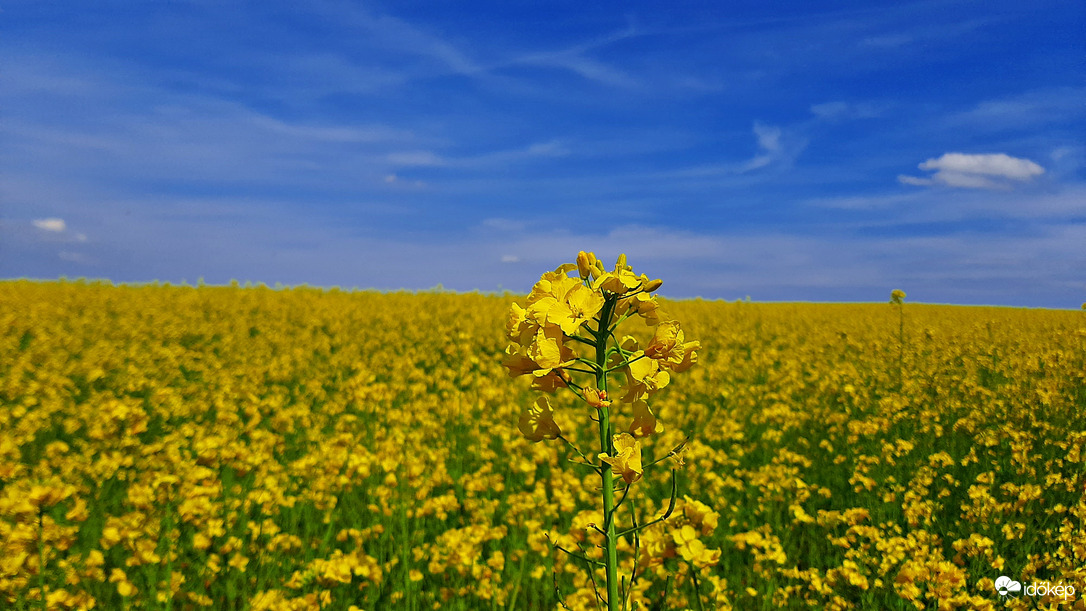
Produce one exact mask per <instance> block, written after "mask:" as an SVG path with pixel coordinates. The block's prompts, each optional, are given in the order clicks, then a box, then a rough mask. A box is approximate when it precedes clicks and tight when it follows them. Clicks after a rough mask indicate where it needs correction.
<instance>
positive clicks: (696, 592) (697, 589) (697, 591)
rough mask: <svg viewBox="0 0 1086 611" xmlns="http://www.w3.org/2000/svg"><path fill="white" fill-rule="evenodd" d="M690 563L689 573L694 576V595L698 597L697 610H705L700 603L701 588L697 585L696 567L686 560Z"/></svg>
mask: <svg viewBox="0 0 1086 611" xmlns="http://www.w3.org/2000/svg"><path fill="white" fill-rule="evenodd" d="M687 564H689V565H690V575H691V576H693V578H694V597H695V598H697V599H698V611H705V608H704V607H702V605H701V588H700V587H698V569H697V567H695V566H694V563H693V562H688V563H687Z"/></svg>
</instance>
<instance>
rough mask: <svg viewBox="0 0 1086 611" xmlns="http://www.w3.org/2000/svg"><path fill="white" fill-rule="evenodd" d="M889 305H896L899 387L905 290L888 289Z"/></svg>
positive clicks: (903, 351)
mask: <svg viewBox="0 0 1086 611" xmlns="http://www.w3.org/2000/svg"><path fill="white" fill-rule="evenodd" d="M890 305H895V306H897V385H898V389H900V388H901V369H902V361H903V360H904V358H905V291H903V290H901V289H894V290H892V291H890Z"/></svg>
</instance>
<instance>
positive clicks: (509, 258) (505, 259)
mask: <svg viewBox="0 0 1086 611" xmlns="http://www.w3.org/2000/svg"><path fill="white" fill-rule="evenodd" d="M519 262H520V257H518V256H516V255H502V263H519Z"/></svg>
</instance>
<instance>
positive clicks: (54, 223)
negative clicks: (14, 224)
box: [31, 218, 68, 233]
mask: <svg viewBox="0 0 1086 611" xmlns="http://www.w3.org/2000/svg"><path fill="white" fill-rule="evenodd" d="M31 223H33V224H34V226H35V227H37V228H38V229H41V230H42V231H54V232H56V233H62V232H63V231H64V230H65V229H67V228H68V225H67V224H66V223H65V222H64V219H58V218H47V219H34V220H33V221H31Z"/></svg>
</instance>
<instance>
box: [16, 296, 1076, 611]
mask: <svg viewBox="0 0 1086 611" xmlns="http://www.w3.org/2000/svg"><path fill="white" fill-rule="evenodd" d="M890 288H892V287H890ZM904 288H906V289H908V287H904ZM663 290H664V291H665V292H666V284H665V287H664V289H663ZM886 296H887V298H888V297H889V290H887V295H886ZM523 297H524V296H523V295H508V296H504V297H502V296H487V295H480V294H452V293H438V292H430V293H427V292H422V293H376V292H347V291H338V290H318V289H310V288H296V289H292V290H271V289H268V288H266V287H254V288H244V287H237V286H233V287H211V286H201V287H199V288H196V287H183V286H180V287H179V286H168V285H156V286H140V287H134V286H110V285H108V284H101V283H79V282H74V283H73V282H63V283H33V282H25V281H18V282H2V283H0V608H4V609H7V608H12V609H42V608H48V609H90V608H95V609H106V610H113V609H204V608H206V609H254V610H262V609H322V610H325V609H327V610H334V609H344V610H345V609H409V610H410V609H464V610H477V609H548V610H552V609H560V608H562V605H565V606H567V607H568V608H570V609H595V608H597V607H596V604H595V595H594V587H599V579H600V573H599V572H598V571H597V572H596V573H589V572H588V571H587V570H586V566H585V563H584V562H583V561H580V560H578V559H576V558H572V557H569V556H567V555H566V554H564V553H562V552H559V551H556V550H555V549H554V544H559V545H561V546H562V547H564V548H565V549H572V550H576V549H578V548H580V549H581V550H582V551H583V553H584V554H585V555H587V556H588V557H590V558H595V557H598V556H599V553H600V551H599V550H598V549H597V548H595V547H594V545H595V543H594V542H595V538H594V536H593V532H594V531H592V529H591V527H590V525H591V524H599V523H601V520H602V517H601V515H600V509H599V507H598V499H599V490H598V489H599V486H600V480H599V477H598V476H597V475H596V474H595V473H594V472H592V471H589V470H586V469H584V468H581V467H579V466H578V465H576V464H574V463H573V462H572V460H573V459H576V458H577V457H576V455H575V453H574V452H573V451H572V450H570V449H569V447H568V446H566V445H563V444H561V443H531V442H529V441H528V440H527V439H525V438H524V437H523V436H522V435H521V433H520V431H518V428H517V420H518V416H519V414H520V413H521V412H522V411H523V410H524V408H525V406H526V405H528V404H530V403H531V402H532V401H534V400H535V398H536V396H537V395H538V393H536V392H534V391H531V390H529V388H528V381H527V380H525V379H523V378H517V379H514V378H511V377H510V376H509V375H508V372H507V370H506V368H504V367H503V366H502V364H501V360H502V356H503V351H504V350H505V347H506V345H507V344H508V340H507V338H506V328H505V321H506V316H507V314H506V313H507V311H508V309H509V306H510V304H511V303H512V302H513V301H515V300H517V299H518V298H519V299H521V300H523ZM660 305H661V309H662V310H664V311H665V312H666V313H667V314H669V315H673V316H674V317H675V318H676V319H679V320H681V321H682V325H683V329H685V330H686V333H687V334H688V336H690V337H695V338H697V339H698V340H699V341H700V342H701V350H700V352H699V355H698V356H699V360H698V363H697V366H696V367H693V368H691V369H690V370H689V371H687V372H685V373H684V374H683V376H682V380H681V382H678V383H675V384H673V385H671V386H668V387H667V388H664V389H662V390H660V391H659V392H658V393H657V394H656V395H655V397H654V403H653V409H654V411H655V412H656V413H657V415H658V416H659V417H660V420H661V422H662V423H663V424H664V427H665V428H664V431H663V432H662V433H660V434H658V435H656V436H654V437H652V438H651V439H646V440H645V442H644V447H645V449H644V452H645V456H646V458H645V460H646V462H648V461H649V460H650V459H652V458H653V457H654V456H655V457H660V456H662V455H663V454H666V453H667V452H668V451H669V450H670V449H671V448H674V447H675V446H677V445H679V444H680V443H681V442H683V440H684V439H687V438H689V441H688V443H687V444H686V446H685V448H686V449H685V451H684V452H683V453H682V455H681V456H680V458H681V460H672V461H670V462H671V464H672V466H674V467H675V468H676V473H677V489H678V502H677V504H676V507H675V510H674V512H673V514H672V516H671V517H670V518H669V519H668V520H666V521H664V522H662V523H660V524H658V525H656V526H653V527H650V528H649V529H647V530H646V531H644V532H643V533H642V536H641V538H640V541H639V545H638V547H637V549H636V550H635V549H634V547H633V545H634V542H633V541H627V540H624V541H623V542H622V543H621V545H624V546H625V547H621V548H620V549H622V550H623V556H622V557H623V558H625V559H627V563H626V564H625V565H624V566H623V572H624V573H625V574H629V573H630V572H631V571H633V570H634V564H633V559H634V558H637V571H638V581H637V583H636V584H635V586H634V588H633V593H632V596H631V600H632V601H633V602H636V603H637V604H638V608H642V609H698V608H703V609H729V608H734V609H740V610H746V609H777V608H793V609H803V608H818V609H821V608H827V609H995V608H1015V609H1032V608H1037V607H1038V606H1041V605H1047V604H1052V603H1056V602H1060V601H1063V604H1061V605H1060V606H1059V608H1061V609H1065V608H1077V609H1083V608H1086V602H1084V601H1086V596H1084V594H1086V593H1084V592H1083V590H1086V535H1084V534H1083V533H1084V532H1086V531H1084V526H1086V525H1084V521H1086V501H1084V486H1086V472H1084V460H1086V447H1084V446H1086V312H1082V311H1051V310H1023V309H1007V308H980V307H955V306H932V305H922V304H915V303H909V302H908V301H906V302H905V303H904V304H903V305H902V306H901V307H900V308H899V307H898V306H897V305H891V304H889V303H876V304H862V305H824V304H761V303H746V302H723V301H700V300H695V301H681V302H670V301H667V300H661V302H660ZM631 325H632V327H633V328H634V329H635V330H637V329H638V327H641V329H640V330H637V332H639V333H640V332H643V333H644V335H645V336H646V337H648V336H651V334H652V330H651V329H650V328H645V327H644V325H641V324H640V323H637V324H632V323H631ZM551 402H552V405H554V406H555V414H556V415H555V420H556V421H557V423H558V424H559V425H560V426H561V429H562V431H563V433H564V434H565V435H566V437H568V438H569V439H570V440H571V441H572V442H573V443H574V444H579V445H581V446H582V447H588V446H590V445H591V442H592V440H593V438H595V437H596V436H597V431H596V430H595V429H594V428H592V427H590V426H586V423H588V420H587V414H586V412H585V407H584V405H583V404H578V403H576V402H575V397H573V396H572V395H571V394H568V393H567V394H565V395H563V394H556V395H554V396H553V397H552V398H551ZM629 419H630V416H629V414H622V413H619V415H618V420H619V422H620V423H625V422H628V421H629ZM680 462H682V463H684V464H683V465H682V466H681V468H680V466H679V463H680ZM634 491H635V495H631V496H636V498H635V499H634V500H633V501H631V503H633V508H634V509H635V510H636V511H637V513H638V515H639V519H640V520H642V521H647V520H649V519H651V518H652V517H654V516H657V515H660V514H662V513H664V510H665V509H666V506H667V504H668V499H669V497H670V493H671V475H670V471H669V470H668V469H667V468H664V469H659V470H655V471H646V472H645V477H644V479H643V480H641V481H638V482H637V483H636V484H635V485H634ZM624 519H625V518H624ZM690 537H695V538H697V539H698V540H700V541H701V543H702V544H704V546H705V547H706V548H707V549H719V550H720V551H721V554H720V558H719V561H718V562H716V563H715V564H712V565H710V566H704V567H701V568H698V569H696V572H695V569H693V568H692V566H693V565H692V564H690V563H688V562H684V561H683V559H682V557H681V556H680V555H679V554H677V552H676V549H677V546H679V545H682V544H683V541H685V540H689V538H690ZM634 551H636V555H635V554H634V553H633V552H634ZM1000 576H1009V577H1010V578H1011V579H1014V580H1018V581H1020V582H1021V583H1022V584H1023V585H1025V584H1027V583H1030V582H1048V583H1049V584H1052V585H1056V584H1061V583H1062V584H1064V585H1065V586H1073V587H1074V589H1075V592H1074V594H1073V595H1070V596H1067V595H1066V594H1067V591H1066V590H1061V591H1060V592H1062V593H1063V594H1064V596H1060V595H1056V594H1053V593H1049V595H1048V596H1032V597H1031V596H1025V595H1021V596H1018V597H1013V596H1011V597H1006V598H1004V597H1001V596H1000V595H999V593H998V592H997V590H996V588H995V584H994V582H995V580H996V579H997V578H999V577H1000ZM695 578H696V585H695ZM699 595H700V600H698V598H699Z"/></svg>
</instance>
